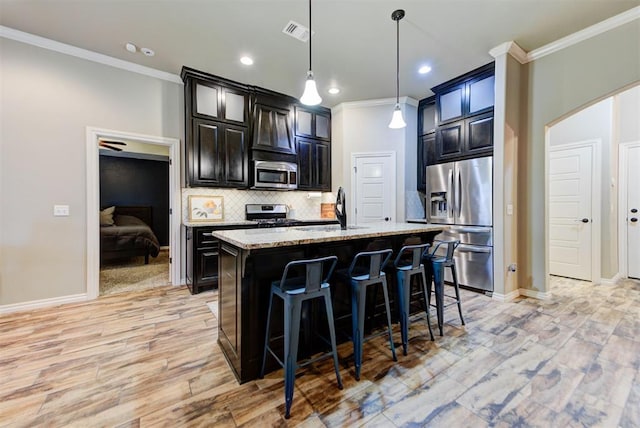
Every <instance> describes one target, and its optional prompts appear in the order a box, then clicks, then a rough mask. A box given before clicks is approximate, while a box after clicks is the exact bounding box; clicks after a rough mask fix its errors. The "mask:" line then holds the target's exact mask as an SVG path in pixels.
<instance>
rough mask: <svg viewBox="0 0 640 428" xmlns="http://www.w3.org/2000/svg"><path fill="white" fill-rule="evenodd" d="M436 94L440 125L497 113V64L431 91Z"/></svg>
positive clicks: (490, 64) (485, 66) (491, 64)
mask: <svg viewBox="0 0 640 428" xmlns="http://www.w3.org/2000/svg"><path fill="white" fill-rule="evenodd" d="M431 90H432V91H433V93H434V94H436V111H437V121H438V125H443V124H445V123H449V122H453V121H456V120H459V119H462V118H466V117H469V116H473V115H476V114H480V113H484V112H487V111H493V104H494V63H493V62H492V63H489V64H487V65H484V66H482V67H480V68H477V69H475V70H473V71H470V72H469V73H466V74H464V75H462V76H460V77H457V78H455V79H452V80H450V81H448V82H445V83H443V84H441V85H438V86H434V87H433V88H431Z"/></svg>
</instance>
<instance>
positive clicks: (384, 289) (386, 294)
mask: <svg viewBox="0 0 640 428" xmlns="http://www.w3.org/2000/svg"><path fill="white" fill-rule="evenodd" d="M381 282H382V292H383V293H384V307H385V309H386V310H387V328H388V329H389V346H390V347H391V355H392V356H393V361H398V357H396V347H395V345H394V344H393V332H392V330H391V309H390V307H389V292H388V290H387V278H385V277H382V281H381Z"/></svg>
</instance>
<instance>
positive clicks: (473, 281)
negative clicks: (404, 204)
mask: <svg viewBox="0 0 640 428" xmlns="http://www.w3.org/2000/svg"><path fill="white" fill-rule="evenodd" d="M492 171H493V157H483V158H476V159H468V160H463V161H457V162H449V163H443V164H438V165H431V166H428V167H427V177H426V181H427V192H426V218H427V221H428V222H429V223H440V224H450V225H453V227H451V228H450V229H449V230H447V231H445V232H442V233H441V234H439V235H438V236H437V237H436V239H443V240H445V239H446V240H448V239H458V240H459V241H460V245H459V246H458V248H457V249H456V252H455V259H456V269H457V273H458V282H459V283H460V285H464V286H467V287H471V288H475V289H479V290H485V291H489V292H492V291H493V212H492V211H493V210H492V206H493V174H492ZM449 271H450V270H449V269H447V270H446V276H445V280H446V281H451V279H452V278H451V274H450V272H449Z"/></svg>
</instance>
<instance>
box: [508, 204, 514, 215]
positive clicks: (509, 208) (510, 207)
mask: <svg viewBox="0 0 640 428" xmlns="http://www.w3.org/2000/svg"><path fill="white" fill-rule="evenodd" d="M507 215H513V204H507Z"/></svg>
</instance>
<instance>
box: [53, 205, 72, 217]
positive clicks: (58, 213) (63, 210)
mask: <svg viewBox="0 0 640 428" xmlns="http://www.w3.org/2000/svg"><path fill="white" fill-rule="evenodd" d="M68 215H69V205H54V206H53V216H54V217H67V216H68Z"/></svg>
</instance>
